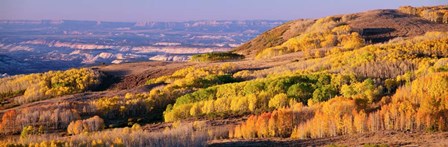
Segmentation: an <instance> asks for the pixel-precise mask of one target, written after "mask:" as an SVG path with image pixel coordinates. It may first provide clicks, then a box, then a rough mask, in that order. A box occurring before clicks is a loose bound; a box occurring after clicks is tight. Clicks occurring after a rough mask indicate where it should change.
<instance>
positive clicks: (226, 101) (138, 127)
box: [0, 6, 448, 146]
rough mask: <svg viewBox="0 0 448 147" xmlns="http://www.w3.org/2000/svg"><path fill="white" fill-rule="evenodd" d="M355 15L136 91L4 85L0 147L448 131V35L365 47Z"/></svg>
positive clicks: (423, 10) (152, 79)
mask: <svg viewBox="0 0 448 147" xmlns="http://www.w3.org/2000/svg"><path fill="white" fill-rule="evenodd" d="M397 13H400V15H405V16H409V17H418V19H421V20H426V22H427V23H429V24H443V23H447V22H446V18H447V16H448V13H447V7H446V6H436V7H417V8H416V7H410V6H405V7H400V8H399V9H398V10H397ZM358 17H360V16H357V15H340V16H329V17H325V18H321V19H316V20H314V21H307V22H306V23H310V24H308V25H301V26H303V27H305V28H303V29H301V30H303V32H300V33H296V34H294V35H293V37H290V38H289V39H278V38H277V39H272V38H271V39H265V40H264V41H267V42H268V43H269V42H270V43H271V44H270V45H260V46H271V47H267V48H260V46H257V47H259V49H260V51H259V52H258V53H256V54H255V55H254V56H253V57H250V56H249V55H247V56H244V55H240V54H237V53H236V52H228V53H209V54H202V55H196V56H193V58H192V61H189V62H188V63H185V64H182V66H179V68H176V69H175V70H173V72H167V73H162V72H161V71H157V72H155V73H156V74H155V75H156V76H152V75H150V76H147V75H145V78H142V79H139V80H141V81H142V83H143V84H141V85H139V86H140V87H137V88H142V87H146V88H148V89H145V91H143V92H142V91H141V90H140V89H137V90H136V89H127V90H117V89H112V90H106V91H96V90H97V89H98V87H99V86H100V85H101V84H102V83H105V82H107V81H105V80H107V79H106V78H105V76H106V75H105V73H106V70H104V69H106V67H107V66H105V67H100V68H99V69H98V68H79V69H69V70H65V71H49V72H45V73H36V74H28V75H17V76H11V77H5V78H1V79H0V83H1V84H0V100H1V105H0V106H1V107H0V110H1V111H0V114H1V115H0V116H1V121H0V134H1V135H2V136H3V137H0V146H207V145H210V144H209V143H210V142H211V141H220V140H231V141H235V140H236V141H241V140H250V139H260V140H262V139H279V140H282V139H289V140H293V141H294V140H295V141H297V140H299V141H300V140H312V139H319V138H329V137H336V136H349V135H354V134H363V133H370V132H381V131H401V132H425V133H437V132H446V131H448V91H447V90H446V89H448V32H447V31H448V30H447V31H426V32H424V33H422V34H420V35H416V36H407V37H406V36H400V37H395V38H393V39H390V40H388V41H385V42H381V43H372V42H369V41H366V39H364V37H365V36H363V34H362V33H361V32H359V28H356V26H350V25H349V23H348V22H349V21H353V20H356V19H358ZM301 23H304V22H303V20H300V24H301ZM292 24H294V22H288V23H286V24H285V25H292ZM283 27H284V26H280V28H277V29H284V28H283ZM275 31H277V30H276V29H274V34H278V33H279V32H275ZM268 32H269V31H268ZM270 32H272V31H270ZM285 32H287V31H284V32H282V33H285ZM280 34H281V33H280ZM261 36H265V37H266V36H269V35H266V34H264V35H261ZM273 40H274V41H275V42H276V43H273V42H272V41H273ZM258 41H260V40H258ZM277 41H278V42H277ZM198 61H199V62H198ZM204 61H205V62H204ZM165 64H166V65H165ZM129 65H131V64H129ZM175 65H177V64H175V63H172V64H168V63H164V65H163V66H175ZM129 67H131V66H129ZM101 68H103V70H101ZM150 68H156V67H150ZM164 68H167V67H164ZM159 73H162V74H159ZM129 77H131V76H129ZM125 78H126V77H125ZM139 90H140V91H139ZM95 94H96V95H95ZM92 95H93V96H92Z"/></svg>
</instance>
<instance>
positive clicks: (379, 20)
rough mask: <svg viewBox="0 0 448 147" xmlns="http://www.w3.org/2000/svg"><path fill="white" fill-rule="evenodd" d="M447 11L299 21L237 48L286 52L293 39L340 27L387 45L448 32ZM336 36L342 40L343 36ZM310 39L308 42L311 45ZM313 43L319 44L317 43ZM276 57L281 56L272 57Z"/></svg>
mask: <svg viewBox="0 0 448 147" xmlns="http://www.w3.org/2000/svg"><path fill="white" fill-rule="evenodd" d="M432 9H434V10H432ZM424 10H426V11H424ZM411 11H412V13H411ZM432 11H434V12H432ZM446 11H447V8H446V6H438V7H422V8H418V9H417V8H412V7H401V8H400V9H399V10H373V11H367V12H361V13H355V14H346V15H335V16H328V17H325V18H321V19H315V20H311V19H310V20H295V21H290V22H288V23H285V24H283V25H280V26H278V27H276V28H274V29H272V30H270V31H267V32H265V33H263V34H261V35H260V36H258V37H256V38H254V39H253V40H251V41H249V42H247V43H245V44H244V45H242V46H240V47H238V48H235V50H234V51H235V52H236V53H239V54H242V55H245V56H247V57H255V56H257V55H259V54H260V53H261V52H262V51H265V50H270V49H272V47H278V48H283V47H284V46H285V45H284V44H285V43H286V44H288V41H289V42H291V41H292V40H290V39H301V38H310V36H315V35H316V33H318V34H319V35H321V34H323V35H324V36H323V37H325V36H328V33H326V31H331V30H332V29H334V28H335V27H338V26H340V25H347V26H349V27H350V28H351V30H350V31H351V32H356V33H358V34H360V35H361V36H362V38H363V39H364V40H365V42H366V43H368V44H371V43H378V42H384V41H388V40H390V39H392V38H396V37H413V36H418V35H423V34H424V33H426V32H430V31H448V26H447V25H446V22H445V24H444V21H443V20H445V17H447V16H448V15H445V14H446ZM422 12H423V13H424V14H422ZM417 13H418V14H417ZM431 20H432V21H431ZM334 35H335V36H338V35H340V34H334ZM327 38H330V37H327ZM310 39H311V38H310ZM310 39H308V41H311V40H310ZM312 40H314V41H316V39H312ZM310 43H311V42H308V45H305V48H309V47H310V46H311V47H314V48H320V47H325V45H324V46H321V45H320V44H319V45H316V44H311V45H310ZM337 45H338V44H335V45H330V46H337ZM296 51H297V50H296ZM289 52H290V51H289ZM276 55H278V54H272V55H269V56H276Z"/></svg>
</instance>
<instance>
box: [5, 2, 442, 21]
mask: <svg viewBox="0 0 448 147" xmlns="http://www.w3.org/2000/svg"><path fill="white" fill-rule="evenodd" d="M442 4H445V5H446V4H448V0H0V19H33V20H36V19H37V20H38V19H68V20H103V21H187V20H253V19H271V20H272V19H274V20H280V19H281V20H292V19H299V18H318V17H322V16H327V15H334V14H344V13H353V12H360V11H365V10H371V9H388V8H397V7H399V6H402V5H412V6H424V5H426V6H427V5H442Z"/></svg>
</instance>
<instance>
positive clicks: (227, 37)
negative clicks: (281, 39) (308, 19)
mask: <svg viewBox="0 0 448 147" xmlns="http://www.w3.org/2000/svg"><path fill="white" fill-rule="evenodd" d="M284 22H286V21H282V20H247V21H233V20H230V21H187V22H104V21H76V20H0V65H2V67H0V73H8V74H21V73H32V72H44V71H48V70H59V69H66V68H71V67H80V66H90V65H98V64H111V63H116V64H118V63H122V62H136V61H147V60H167V61H182V60H187V59H189V56H191V55H192V54H198V53H206V52H215V51H218V52H222V51H229V50H231V49H232V48H234V47H238V46H239V45H241V44H242V43H244V42H246V41H248V40H250V39H252V38H254V37H255V36H257V35H258V34H260V33H262V32H264V31H267V30H269V29H271V28H273V27H275V26H278V25H280V24H283V23H284Z"/></svg>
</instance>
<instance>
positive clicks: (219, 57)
mask: <svg viewBox="0 0 448 147" xmlns="http://www.w3.org/2000/svg"><path fill="white" fill-rule="evenodd" d="M241 59H244V56H243V55H240V54H236V53H232V52H219V53H206V54H199V55H193V56H192V57H191V61H199V62H211V61H231V60H241Z"/></svg>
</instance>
